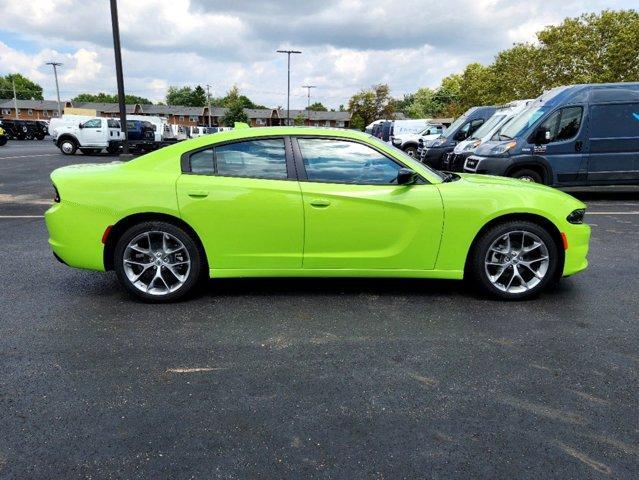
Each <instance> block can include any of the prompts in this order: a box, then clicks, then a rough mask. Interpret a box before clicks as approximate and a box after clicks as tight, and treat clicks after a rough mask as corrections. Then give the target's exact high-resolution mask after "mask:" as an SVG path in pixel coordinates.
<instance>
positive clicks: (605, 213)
mask: <svg viewBox="0 0 639 480" xmlns="http://www.w3.org/2000/svg"><path fill="white" fill-rule="evenodd" d="M586 215H639V211H638V212H588V211H586Z"/></svg>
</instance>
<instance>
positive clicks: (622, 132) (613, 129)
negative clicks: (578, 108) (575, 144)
mask: <svg viewBox="0 0 639 480" xmlns="http://www.w3.org/2000/svg"><path fill="white" fill-rule="evenodd" d="M590 136H591V137H593V138H619V137H639V103H624V104H617V105H593V106H591V107H590Z"/></svg>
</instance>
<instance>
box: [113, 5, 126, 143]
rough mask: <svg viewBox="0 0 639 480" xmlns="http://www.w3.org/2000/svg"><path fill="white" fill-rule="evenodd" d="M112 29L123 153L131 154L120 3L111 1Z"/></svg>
mask: <svg viewBox="0 0 639 480" xmlns="http://www.w3.org/2000/svg"><path fill="white" fill-rule="evenodd" d="M111 27H112V28H113V50H114V51H115V75H116V77H117V80H118V103H119V104H120V128H121V129H122V134H123V135H124V143H123V144H122V153H124V154H128V153H129V139H128V135H127V131H126V101H125V99H124V74H123V72H122V51H121V49H120V24H119V23H118V1H117V0H111Z"/></svg>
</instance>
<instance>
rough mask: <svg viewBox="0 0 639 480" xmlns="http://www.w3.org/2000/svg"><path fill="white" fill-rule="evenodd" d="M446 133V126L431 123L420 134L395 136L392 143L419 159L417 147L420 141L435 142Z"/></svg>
mask: <svg viewBox="0 0 639 480" xmlns="http://www.w3.org/2000/svg"><path fill="white" fill-rule="evenodd" d="M443 131H444V126H443V125H441V124H438V123H431V124H428V125H426V126H425V127H424V128H423V129H422V130H421V131H420V132H417V133H404V134H400V135H393V137H392V138H391V143H392V144H393V146H395V147H397V148H399V149H400V150H404V151H405V152H406V153H407V154H408V155H409V156H411V157H413V158H416V157H417V147H418V145H419V140H420V139H422V140H423V141H427V140H434V139H435V138H437V137H439V136H440V135H441V134H442V132H443Z"/></svg>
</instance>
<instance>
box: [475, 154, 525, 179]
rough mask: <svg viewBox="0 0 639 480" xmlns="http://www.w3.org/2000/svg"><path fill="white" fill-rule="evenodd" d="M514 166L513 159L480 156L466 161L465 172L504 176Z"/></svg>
mask: <svg viewBox="0 0 639 480" xmlns="http://www.w3.org/2000/svg"><path fill="white" fill-rule="evenodd" d="M512 164H513V159H512V158H511V157H482V156H479V155H470V156H469V157H468V158H466V160H465V161H464V164H463V171H464V172H468V173H480V174H483V175H498V176H504V174H505V173H506V171H507V170H508V168H509V167H510V166H511V165H512Z"/></svg>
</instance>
